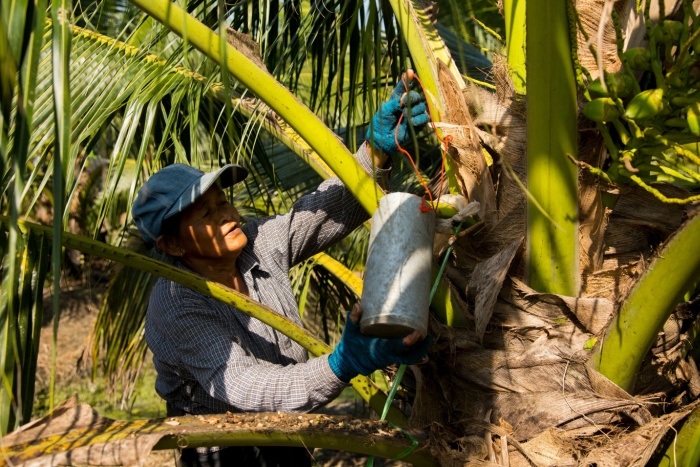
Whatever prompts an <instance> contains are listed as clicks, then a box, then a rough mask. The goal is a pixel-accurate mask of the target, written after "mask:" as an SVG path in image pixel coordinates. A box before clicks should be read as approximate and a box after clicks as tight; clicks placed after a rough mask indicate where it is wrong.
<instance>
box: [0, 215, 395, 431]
mask: <svg viewBox="0 0 700 467" xmlns="http://www.w3.org/2000/svg"><path fill="white" fill-rule="evenodd" d="M9 221H10V219H9V218H8V217H7V216H1V215H0V222H2V223H5V224H6V223H8V222H9ZM18 225H19V228H20V229H22V230H23V231H27V230H35V231H39V232H43V233H44V234H45V235H52V230H51V229H49V228H48V227H44V226H42V225H39V224H35V223H33V222H28V221H24V220H19V221H18ZM61 242H62V245H63V246H64V247H66V248H72V249H75V250H78V251H81V252H83V253H85V254H90V255H94V256H97V257H100V258H105V259H109V260H111V261H115V262H117V263H120V264H123V265H125V266H128V267H131V268H134V269H138V270H140V271H146V272H148V273H151V274H154V275H156V276H158V277H163V278H165V279H168V280H171V281H173V282H177V283H178V284H182V285H184V286H186V287H188V288H190V289H192V290H195V291H197V292H200V293H202V294H204V295H207V296H209V297H212V298H215V299H217V300H220V301H222V302H224V303H228V304H230V305H232V306H235V307H236V308H237V309H238V310H240V311H242V312H243V313H246V314H248V315H250V316H252V317H254V318H256V319H259V320H260V321H262V322H263V323H265V324H267V325H269V326H271V327H272V328H274V329H276V330H278V331H279V332H281V333H283V334H284V335H286V336H288V337H290V338H291V339H293V340H294V341H296V342H298V343H299V344H300V345H301V346H302V347H304V348H305V349H306V350H308V351H309V353H310V354H311V355H313V356H316V357H318V356H321V355H324V354H327V353H330V352H331V351H332V349H331V348H330V347H329V346H328V345H326V344H325V343H324V342H323V341H321V340H320V339H318V338H316V337H315V336H313V335H311V334H310V333H309V332H308V331H306V330H305V329H303V328H300V327H299V326H297V325H296V324H294V323H293V322H291V321H290V320H289V319H288V318H286V317H284V316H282V315H280V314H279V313H277V312H275V311H274V310H272V309H270V308H267V307H266V306H264V305H262V304H260V303H258V302H255V301H254V300H252V299H251V298H250V297H248V296H246V295H243V294H241V293H239V292H237V291H235V290H233V289H231V288H229V287H226V286H223V285H221V284H218V283H216V282H213V281H209V280H206V279H204V278H203V277H201V276H198V275H196V274H193V273H190V272H188V271H185V270H183V269H180V268H177V267H175V266H171V265H169V264H166V263H163V262H161V261H158V260H156V259H153V258H149V257H147V256H144V255H140V254H138V253H135V252H133V251H129V250H125V249H123V248H117V247H113V246H111V245H107V244H106V243H102V242H98V241H95V240H92V239H89V238H87V237H83V236H79V235H73V234H70V233H68V232H63V235H62V238H61ZM351 384H352V386H353V388H355V390H356V391H357V392H358V393H359V394H360V397H362V398H363V399H364V400H365V401H366V402H367V403H368V404H369V405H370V407H372V409H373V410H375V411H376V412H377V413H381V411H382V410H383V408H384V403H385V401H386V396H385V395H384V394H383V393H381V392H380V391H379V390H378V389H377V388H376V387H375V386H374V384H373V383H371V382H370V381H369V379H367V378H366V377H364V376H358V377H356V378H354V379H353V380H352V381H351ZM388 420H390V421H392V422H393V423H396V424H399V425H402V424H405V423H406V417H405V416H404V415H403V413H401V412H400V411H399V410H398V409H395V410H392V413H391V417H390V418H389V419H388Z"/></svg>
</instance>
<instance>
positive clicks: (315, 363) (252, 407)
mask: <svg viewBox="0 0 700 467" xmlns="http://www.w3.org/2000/svg"><path fill="white" fill-rule="evenodd" d="M205 302H206V303H205ZM232 313H233V316H232ZM253 319H254V318H251V317H249V316H248V315H245V314H244V313H241V312H238V311H237V310H235V309H233V308H231V307H228V306H226V305H224V304H221V303H220V302H217V301H215V300H213V299H212V300H209V299H208V298H207V299H205V300H202V298H200V297H198V296H196V295H192V296H191V297H189V298H185V299H183V300H182V303H181V308H180V316H178V319H177V320H174V322H173V323H172V325H171V326H170V327H169V328H170V332H171V333H172V334H171V337H172V339H173V342H174V343H175V346H176V348H177V354H178V355H179V356H180V357H179V358H180V360H181V364H182V365H183V366H184V367H185V368H187V369H188V371H189V372H191V374H192V377H193V378H194V379H195V380H196V381H197V383H198V385H199V386H200V387H201V389H202V390H203V391H205V392H206V394H207V395H208V396H209V397H211V398H213V399H215V400H216V401H221V402H223V403H224V404H225V405H226V406H227V407H226V408H227V409H228V410H230V409H231V408H233V409H235V410H239V411H253V412H261V411H291V412H310V411H312V410H314V409H316V408H318V407H321V406H323V405H325V404H327V403H328V402H329V401H331V400H333V399H334V398H336V397H337V396H338V395H339V394H340V392H341V391H342V390H343V388H345V387H346V386H347V384H346V383H344V382H343V381H341V380H339V379H338V378H337V377H336V376H335V374H334V373H333V371H332V370H331V369H330V366H329V365H328V357H327V356H322V357H318V358H313V359H311V360H308V361H307V362H304V363H295V362H292V361H288V362H282V363H278V362H274V360H275V359H279V358H280V357H279V353H278V352H277V351H276V350H275V349H274V348H272V347H273V346H275V343H274V341H270V336H265V335H260V334H256V332H251V329H250V323H251V321H250V320H253ZM266 328H269V327H266ZM256 329H257V331H258V332H261V331H260V329H259V328H256ZM269 329H270V331H271V332H273V331H272V329H271V328H269ZM282 358H283V357H282ZM213 405H216V404H213ZM212 408H213V409H217V408H221V407H212Z"/></svg>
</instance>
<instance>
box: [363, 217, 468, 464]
mask: <svg viewBox="0 0 700 467" xmlns="http://www.w3.org/2000/svg"><path fill="white" fill-rule="evenodd" d="M462 224H464V221H462V222H460V223H459V225H458V226H457V227H455V228H454V229H453V234H454V235H457V234H458V233H459V232H460V230H462ZM453 245H454V243H452V244H450V246H449V247H447V251H446V252H445V258H444V259H443V260H442V264H440V270H439V271H438V273H437V277H435V282H433V288H432V289H431V290H430V298H429V299H428V303H432V302H433V297H434V296H435V292H436V291H437V288H438V285H439V284H440V278H441V277H442V273H443V272H445V268H446V267H447V260H448V259H450V253H451V252H452V246H453ZM405 372H406V365H404V364H402V365H399V371H397V372H396V378H395V379H394V383H393V384H392V385H391V389H390V390H389V395H388V396H387V398H386V403H385V404H384V410H383V411H382V417H381V418H380V420H385V419H386V416H387V414H388V413H389V407H391V402H392V401H393V400H394V396H395V395H396V391H397V390H398V389H399V386H400V385H401V380H402V379H403V374H404V373H405ZM387 423H389V424H390V425H391V426H393V427H395V428H398V429H399V430H401V432H402V433H404V434H405V435H406V436H408V437H409V438H410V439H411V440H412V443H411V445H410V446H409V447H408V448H406V449H405V450H404V451H403V452H401V453H399V455H398V456H396V457H394V458H393V460H399V459H403V458H404V457H406V456H407V455H409V454H411V453H412V452H413V451H414V450H415V449H416V448H417V447H418V440H417V439H416V438H414V437H413V436H411V434H410V433H409V432H407V431H405V430H404V429H403V428H401V427H400V426H397V425H394V424H393V423H391V422H387ZM373 466H374V456H370V457H369V459H367V467H373Z"/></svg>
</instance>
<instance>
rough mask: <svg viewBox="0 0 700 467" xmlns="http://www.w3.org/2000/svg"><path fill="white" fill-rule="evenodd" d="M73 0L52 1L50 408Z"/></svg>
mask: <svg viewBox="0 0 700 467" xmlns="http://www.w3.org/2000/svg"><path fill="white" fill-rule="evenodd" d="M70 11H71V8H70V1H69V0H62V1H60V2H59V1H54V2H52V4H51V17H52V19H53V22H54V27H53V48H52V58H53V60H52V61H53V63H52V65H53V67H52V70H53V90H54V92H53V97H54V120H55V124H56V135H57V137H56V140H55V151H54V164H53V212H54V218H53V248H52V249H51V253H52V262H51V264H52V269H53V288H54V293H53V340H52V345H51V376H50V382H49V410H53V406H54V390H55V385H56V358H57V355H56V351H57V346H58V343H57V338H58V323H59V319H60V311H61V308H60V286H61V284H60V279H61V274H60V270H61V263H62V259H63V250H62V248H61V236H62V233H63V222H64V216H63V215H62V213H63V209H64V205H65V197H66V196H65V193H64V186H70V185H71V178H72V174H73V171H69V170H68V167H73V166H74V164H73V163H72V162H73V161H72V160H71V159H72V157H71V112H70V109H71V90H70V50H71V34H70V29H69V27H68V15H69V14H70Z"/></svg>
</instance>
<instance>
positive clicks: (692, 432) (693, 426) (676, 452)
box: [657, 407, 700, 467]
mask: <svg viewBox="0 0 700 467" xmlns="http://www.w3.org/2000/svg"><path fill="white" fill-rule="evenodd" d="M673 433H674V435H675V436H674V438H673V441H672V442H671V444H670V446H669V447H668V449H667V450H666V453H665V454H664V456H663V457H662V458H661V460H660V461H659V463H658V464H657V465H658V467H676V466H679V465H680V466H688V467H690V466H693V465H700V407H696V408H695V410H693V411H692V412H691V413H690V415H688V418H686V419H685V421H684V422H683V426H682V427H681V429H680V430H678V431H677V432H676V430H673Z"/></svg>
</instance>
